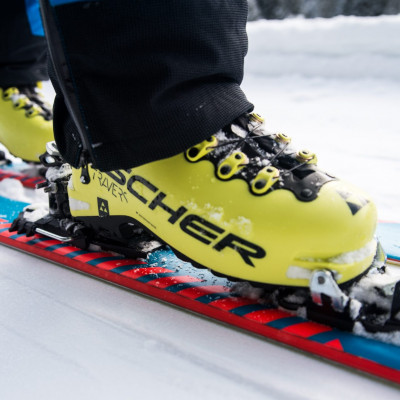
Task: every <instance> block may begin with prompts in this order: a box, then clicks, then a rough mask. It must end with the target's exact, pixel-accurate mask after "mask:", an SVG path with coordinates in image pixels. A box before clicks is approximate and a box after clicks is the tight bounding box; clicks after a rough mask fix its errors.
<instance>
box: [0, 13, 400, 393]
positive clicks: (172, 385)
mask: <svg viewBox="0 0 400 400" xmlns="http://www.w3.org/2000/svg"><path fill="white" fill-rule="evenodd" d="M248 33H249V42H250V48H249V55H248V57H247V59H246V67H245V72H246V77H245V80H244V83H243V88H244V90H245V92H246V94H247V96H248V98H249V100H251V101H252V102H254V104H255V105H256V110H257V111H258V112H259V113H261V114H262V115H263V116H264V117H265V118H266V120H267V127H268V129H269V130H272V131H276V130H278V131H283V132H285V133H287V134H289V135H291V136H292V137H293V143H294V145H295V146H296V147H300V148H310V149H311V150H313V151H315V152H316V153H317V155H318V158H319V165H320V166H321V167H323V168H324V169H326V170H327V171H329V172H332V173H333V174H335V175H337V176H340V177H344V178H346V179H347V180H349V181H351V182H353V183H356V184H358V185H359V186H361V187H363V188H364V189H366V190H367V191H368V192H370V193H371V194H372V195H373V197H374V198H375V200H376V202H377V204H378V208H379V216H380V218H381V219H384V220H397V221H400V205H399V199H400V185H399V173H400V157H399V147H400V146H399V145H400V123H399V115H400V16H394V17H379V18H355V17H337V18H334V19H331V20H323V19H316V20H305V19H301V18H296V19H288V20H284V21H257V22H253V23H250V24H249V26H248ZM48 94H49V96H52V93H51V89H50V88H49V87H48ZM0 191H1V192H2V193H5V192H8V193H9V194H11V192H14V196H16V197H19V196H22V195H23V196H29V194H27V192H22V191H21V190H19V189H18V188H16V187H15V184H12V183H10V182H8V183H7V182H5V183H3V184H1V185H0ZM34 200H35V201H36V198H35V199H34ZM0 251H1V261H0V399H4V400H20V399H33V400H36V399H40V400H47V399H58V400H63V399H74V400H76V399H97V400H103V399H115V398H119V399H163V400H164V399H185V400H186V399H228V398H229V399H243V398H245V399H283V400H288V399H298V400H300V399H318V400H320V399H332V400H333V399H339V398H345V399H350V398H351V399H354V400H356V399H363V400H369V399H371V400H372V399H379V398H385V400H391V399H398V398H399V391H398V387H395V386H393V385H391V384H388V383H386V382H383V381H380V380H377V379H374V378H371V377H369V376H366V375H363V374H360V373H357V372H353V371H351V370H349V369H347V368H343V367H340V366H336V365H334V364H331V363H329V362H326V361H321V360H319V359H318V358H316V357H312V356H307V355H305V354H303V353H301V352H297V351H295V350H291V349H288V348H286V347H283V346H281V345H278V344H275V343H273V342H269V341H267V340H265V339H262V338H258V337H256V336H253V335H250V334H247V333H243V332H241V331H240V330H236V329H232V328H229V327H225V326H224V325H221V324H218V323H215V322H211V321H209V320H207V319H203V318H201V317H197V316H195V315H192V314H190V313H187V312H184V311H181V310H177V309H175V308H173V307H170V306H168V305H164V304H161V303H159V302H158V301H153V300H151V299H148V298H145V297H143V296H141V295H136V294H134V293H132V292H129V291H126V290H124V289H121V288H116V287H114V286H111V285H108V284H105V283H103V282H101V281H98V280H95V279H93V278H89V277H86V276H84V275H81V274H78V273H75V272H72V271H69V270H67V269H63V268H60V267H57V266H55V265H53V264H51V263H48V262H44V261H42V260H38V259H35V258H33V257H29V256H27V255H23V254H21V253H19V252H17V251H14V250H11V249H7V248H4V247H1V248H0Z"/></svg>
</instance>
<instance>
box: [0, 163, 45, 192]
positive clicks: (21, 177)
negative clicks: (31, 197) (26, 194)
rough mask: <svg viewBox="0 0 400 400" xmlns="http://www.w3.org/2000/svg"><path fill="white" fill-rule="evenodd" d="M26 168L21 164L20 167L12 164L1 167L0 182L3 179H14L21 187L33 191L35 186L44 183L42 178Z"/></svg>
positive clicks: (26, 166)
mask: <svg viewBox="0 0 400 400" xmlns="http://www.w3.org/2000/svg"><path fill="white" fill-rule="evenodd" d="M28 167H29V166H28V165H26V164H25V163H22V164H21V165H20V166H16V165H13V164H11V165H9V166H3V167H2V168H0V181H2V180H3V179H15V180H18V181H20V182H21V183H22V185H23V186H25V187H27V188H30V189H35V188H36V185H38V184H40V183H43V182H44V178H43V177H41V176H38V175H37V174H35V173H34V171H33V170H31V169H29V168H28Z"/></svg>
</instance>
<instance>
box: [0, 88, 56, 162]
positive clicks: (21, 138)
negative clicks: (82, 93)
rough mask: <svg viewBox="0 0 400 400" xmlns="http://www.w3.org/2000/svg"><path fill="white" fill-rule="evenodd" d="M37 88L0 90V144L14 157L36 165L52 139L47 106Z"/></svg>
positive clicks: (49, 113) (51, 127) (49, 111)
mask: <svg viewBox="0 0 400 400" xmlns="http://www.w3.org/2000/svg"><path fill="white" fill-rule="evenodd" d="M40 88H41V85H40V83H39V84H38V85H37V86H35V85H30V86H18V87H8V88H2V87H0V143H2V144H4V146H6V147H7V149H8V150H9V151H10V153H11V154H13V155H14V156H16V157H20V158H22V159H23V160H25V161H31V162H39V156H40V155H41V154H43V153H44V152H45V150H46V143H47V142H49V141H51V140H53V125H52V119H53V116H52V111H51V106H50V105H48V104H47V103H46V102H45V101H44V99H43V96H42V94H41V93H40Z"/></svg>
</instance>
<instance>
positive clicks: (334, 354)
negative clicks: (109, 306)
mask: <svg viewBox="0 0 400 400" xmlns="http://www.w3.org/2000/svg"><path fill="white" fill-rule="evenodd" d="M8 202H10V201H9V200H8ZM14 203H15V205H14ZM10 204H11V205H10ZM10 204H8V207H9V209H8V211H7V214H8V215H10V209H12V208H14V211H15V212H16V211H17V210H20V209H21V203H19V202H11V203H10ZM2 205H3V202H0V206H2ZM4 207H5V208H7V207H6V205H5V203H4ZM1 209H2V210H4V208H1ZM10 219H11V218H10ZM9 226H10V224H9V223H8V221H7V220H5V219H2V220H0V242H1V243H3V244H5V245H8V246H11V247H15V248H17V249H20V250H23V251H25V252H27V253H31V254H34V255H36V256H39V257H42V258H45V259H48V260H51V261H53V262H56V263H58V264H61V265H64V266H67V267H69V268H72V269H75V270H78V271H81V272H84V273H87V274H89V275H92V276H95V277H98V278H101V279H104V280H106V281H109V282H112V283H114V284H117V285H120V286H123V287H126V288H129V289H132V290H134V291H137V292H140V293H143V294H146V295H149V296H151V297H154V298H157V299H160V300H162V301H165V302H168V303H171V304H175V305H177V306H179V307H182V308H184V309H187V310H191V311H194V312H196V313H199V314H201V315H205V316H208V317H210V318H213V319H216V320H219V321H222V322H224V323H227V324H229V325H234V326H237V327H240V328H242V329H244V330H246V331H250V332H254V333H256V334H259V335H261V336H264V337H266V338H269V339H272V340H275V341H278V342H280V343H284V344H287V345H289V346H293V347H295V348H298V349H301V350H304V351H306V352H308V353H312V354H315V355H318V356H321V357H324V358H327V359H330V360H333V361H335V362H338V363H340V364H344V365H347V366H350V367H352V368H355V369H358V370H361V371H365V372H368V373H370V374H373V375H375V376H378V377H381V378H384V379H387V380H390V381H393V382H396V383H400V347H398V346H395V345H392V344H387V343H383V342H379V341H376V340H373V339H367V338H364V337H360V336H356V335H354V334H351V333H349V332H343V331H340V330H337V329H333V328H331V327H329V326H326V325H322V324H319V323H315V322H312V321H308V320H306V319H303V318H300V317H298V316H296V315H293V314H290V313H288V312H286V311H282V310H278V309H276V308H270V307H268V306H265V305H261V304H259V303H257V301H255V300H251V299H248V298H245V297H240V296H235V295H232V294H231V292H230V288H231V287H232V282H230V281H229V280H227V279H225V278H218V277H215V276H214V275H213V274H212V273H211V272H209V271H207V270H203V269H201V270H199V269H196V268H194V267H193V266H192V265H191V264H189V263H184V262H182V261H181V260H179V259H177V258H176V257H175V255H174V254H173V253H172V252H171V251H170V250H168V249H166V250H160V251H156V252H154V253H153V254H151V255H150V256H149V257H148V259H147V260H146V261H143V260H133V259H127V258H124V257H122V256H115V255H112V254H110V253H106V252H97V251H86V250H81V249H79V248H76V247H73V246H70V245H68V244H66V243H62V242H59V241H57V240H54V239H49V238H46V237H43V236H41V235H35V236H33V237H26V236H25V235H21V234H17V233H15V232H9V231H8V228H9Z"/></svg>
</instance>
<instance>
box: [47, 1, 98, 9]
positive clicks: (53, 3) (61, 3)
mask: <svg viewBox="0 0 400 400" xmlns="http://www.w3.org/2000/svg"><path fill="white" fill-rule="evenodd" d="M88 1H99V0H49V3H50V5H51V6H53V7H56V6H62V5H64V4H70V3H78V2H88Z"/></svg>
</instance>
